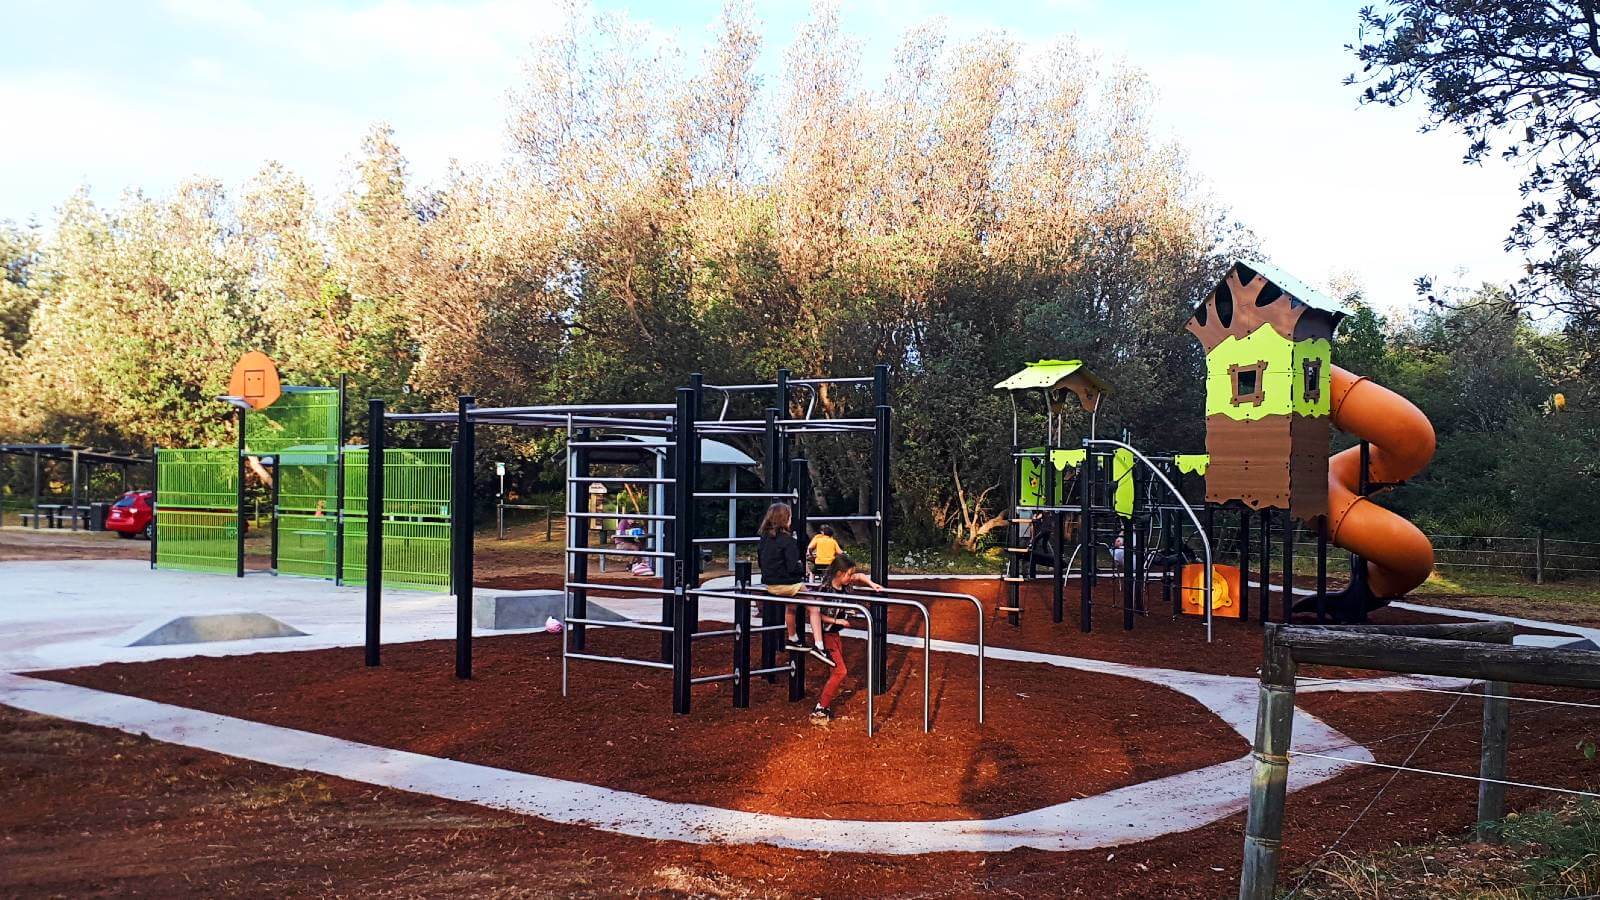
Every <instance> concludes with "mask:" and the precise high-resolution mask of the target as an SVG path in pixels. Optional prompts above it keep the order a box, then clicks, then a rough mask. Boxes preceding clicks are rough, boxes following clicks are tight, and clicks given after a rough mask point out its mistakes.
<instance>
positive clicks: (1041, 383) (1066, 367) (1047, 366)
mask: <svg viewBox="0 0 1600 900" xmlns="http://www.w3.org/2000/svg"><path fill="white" fill-rule="evenodd" d="M1071 375H1077V376H1078V377H1079V378H1082V379H1083V380H1084V381H1087V382H1088V383H1089V384H1090V385H1091V386H1093V387H1094V389H1095V390H1097V391H1099V392H1100V393H1102V394H1108V393H1110V392H1111V390H1110V388H1109V387H1108V386H1107V385H1106V383H1105V382H1104V381H1101V380H1100V378H1099V376H1097V375H1095V374H1094V373H1093V372H1091V371H1089V370H1088V369H1085V368H1084V367H1083V360H1081V359H1041V360H1039V361H1038V362H1031V363H1028V366H1027V368H1025V369H1023V370H1022V371H1021V372H1018V373H1017V374H1015V375H1013V376H1011V377H1010V378H1007V379H1006V380H1005V381H1002V382H1000V383H999V384H997V385H995V386H994V387H995V390H997V391H1037V390H1049V389H1051V388H1054V387H1057V386H1058V385H1060V384H1061V382H1062V381H1063V380H1065V379H1066V378H1067V377H1069V376H1071Z"/></svg>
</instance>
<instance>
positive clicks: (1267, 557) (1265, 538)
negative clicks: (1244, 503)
mask: <svg viewBox="0 0 1600 900" xmlns="http://www.w3.org/2000/svg"><path fill="white" fill-rule="evenodd" d="M1244 580H1245V581H1246V582H1247V583H1248V582H1249V580H1250V576H1249V574H1248V573H1246V574H1245V575H1244ZM1245 590H1246V592H1248V591H1249V589H1248V588H1246V589H1245ZM1271 620H1272V509H1271V508H1270V507H1265V506H1263V507H1262V508H1261V621H1262V622H1263V623H1265V622H1270V621H1271Z"/></svg>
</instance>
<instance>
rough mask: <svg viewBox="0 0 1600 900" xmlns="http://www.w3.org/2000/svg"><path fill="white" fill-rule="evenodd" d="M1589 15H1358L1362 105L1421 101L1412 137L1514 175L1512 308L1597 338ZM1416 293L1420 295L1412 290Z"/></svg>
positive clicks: (1595, 49)
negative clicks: (1496, 159)
mask: <svg viewBox="0 0 1600 900" xmlns="http://www.w3.org/2000/svg"><path fill="white" fill-rule="evenodd" d="M1597 10H1600V4H1597V3H1596V2H1595V0H1542V2H1538V3H1529V2H1523V3H1486V2H1481V0H1396V2H1391V3H1390V4H1389V5H1388V6H1386V7H1384V8H1383V9H1382V10H1379V9H1377V8H1374V7H1371V6H1369V7H1366V8H1364V9H1362V10H1361V13H1360V26H1359V32H1358V37H1357V41H1356V43H1355V44H1352V45H1348V48H1349V49H1351V50H1353V52H1354V53H1355V54H1356V56H1357V58H1358V59H1360V61H1361V63H1362V70H1361V72H1360V73H1358V74H1355V75H1352V76H1350V77H1349V78H1348V79H1347V82H1348V83H1352V84H1357V85H1360V86H1362V94H1361V100H1362V102H1363V103H1378V104H1382V105H1385V106H1398V105H1401V104H1403V103H1408V102H1411V101H1412V100H1414V99H1417V98H1422V99H1424V100H1425V101H1426V103H1427V106H1428V111H1429V114H1430V119H1429V121H1428V123H1427V124H1426V125H1425V126H1424V130H1433V129H1437V128H1441V127H1444V126H1455V127H1459V128H1461V129H1462V130H1463V131H1465V132H1466V136H1467V140H1468V144H1467V152H1466V161H1467V162H1477V161H1479V160H1482V159H1484V158H1485V157H1487V156H1488V155H1489V154H1491V153H1494V152H1497V151H1498V153H1499V154H1500V156H1502V157H1503V158H1505V159H1507V160H1510V161H1512V162H1513V163H1516V164H1519V165H1521V166H1522V168H1523V170H1524V177H1523V180H1522V183H1521V192H1522V197H1523V199H1524V201H1525V206H1524V207H1523V209H1522V212H1521V214H1520V215H1519V216H1518V217H1517V221H1516V222H1515V223H1514V225H1513V226H1512V229H1511V232H1510V235H1509V237H1508V238H1507V241H1506V243H1507V247H1508V249H1518V250H1521V251H1522V252H1523V253H1525V254H1526V255H1527V258H1528V276H1527V277H1526V278H1525V279H1524V280H1523V282H1522V283H1521V285H1520V288H1521V290H1520V292H1519V293H1517V294H1508V295H1505V299H1506V300H1508V301H1512V302H1521V303H1533V304H1537V305H1539V306H1542V307H1546V308H1549V309H1554V310H1557V311H1559V312H1561V313H1563V314H1565V315H1566V316H1568V317H1570V319H1571V320H1572V321H1573V322H1574V323H1576V324H1577V326H1578V327H1581V328H1584V329H1587V330H1589V331H1591V332H1592V331H1594V330H1595V329H1597V328H1600V257H1597V255H1596V254H1597V252H1600V204H1596V203H1595V202H1594V201H1595V194H1596V190H1597V189H1600V156H1597V150H1600V123H1597V122H1596V121H1595V119H1596V114H1597V112H1600V18H1597V16H1600V13H1597ZM1421 287H1422V288H1423V289H1424V290H1426V289H1427V288H1428V287H1429V284H1428V282H1427V281H1426V280H1425V279H1424V280H1423V281H1422V283H1421Z"/></svg>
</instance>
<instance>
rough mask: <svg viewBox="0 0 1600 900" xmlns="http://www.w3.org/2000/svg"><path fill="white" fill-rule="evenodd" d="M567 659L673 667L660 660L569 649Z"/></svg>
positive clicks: (655, 667) (650, 667) (622, 664)
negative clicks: (577, 651) (575, 651)
mask: <svg viewBox="0 0 1600 900" xmlns="http://www.w3.org/2000/svg"><path fill="white" fill-rule="evenodd" d="M567 659H586V660H588V661H590V662H605V663H616V664H617V665H619V666H643V667H644V668H646V669H667V670H671V669H672V663H666V662H658V661H656V660H653V659H633V658H631V657H627V656H601V655H600V654H598V653H574V652H572V651H570V650H569V651H567Z"/></svg>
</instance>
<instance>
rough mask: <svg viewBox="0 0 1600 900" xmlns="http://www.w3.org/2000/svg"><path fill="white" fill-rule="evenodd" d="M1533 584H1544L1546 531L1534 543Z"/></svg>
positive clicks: (1540, 530)
mask: <svg viewBox="0 0 1600 900" xmlns="http://www.w3.org/2000/svg"><path fill="white" fill-rule="evenodd" d="M1533 583H1534V584H1544V529H1543V528H1541V529H1539V534H1538V536H1537V537H1535V538H1534V541H1533Z"/></svg>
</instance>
